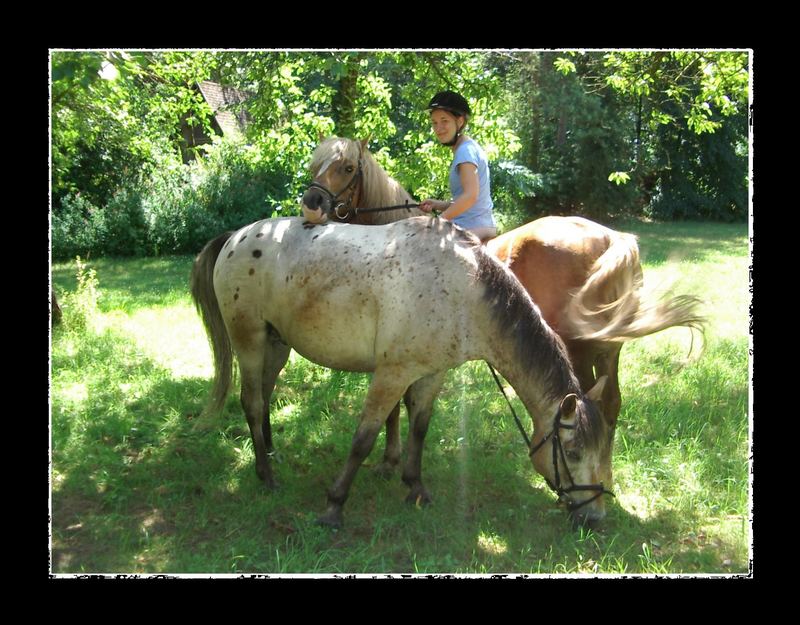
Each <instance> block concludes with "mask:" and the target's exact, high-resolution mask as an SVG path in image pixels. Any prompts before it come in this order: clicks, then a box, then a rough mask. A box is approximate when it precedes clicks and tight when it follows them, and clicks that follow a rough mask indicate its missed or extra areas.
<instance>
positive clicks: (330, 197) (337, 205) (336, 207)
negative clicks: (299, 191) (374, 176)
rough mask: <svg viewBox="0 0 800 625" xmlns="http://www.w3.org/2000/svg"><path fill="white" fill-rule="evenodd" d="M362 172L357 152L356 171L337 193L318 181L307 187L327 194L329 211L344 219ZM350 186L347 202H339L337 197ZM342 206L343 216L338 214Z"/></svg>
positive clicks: (359, 155) (359, 156)
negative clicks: (329, 204) (329, 205)
mask: <svg viewBox="0 0 800 625" xmlns="http://www.w3.org/2000/svg"><path fill="white" fill-rule="evenodd" d="M362 173H363V170H362V168H361V153H360V152H359V154H358V171H356V173H354V174H353V177H352V178H351V179H350V182H348V183H347V186H346V187H345V188H344V189H342V190H341V191H339V193H337V194H336V195H334V194H333V191H331V190H330V189H328V187H326V186H325V185H323V184H320V183H318V182H312V183H311V184H310V185H308V188H309V189H314V188H316V189H319V190H320V191H322V192H323V193H324V194H325V195H326V196H327V198H328V200H330V203H331V212H333V213H334V214H335V215H336V216H337V217H338V218H339V219H341V220H342V221H344V220H345V219H347V216H348V214H349V212H350V205H351V204H352V203H353V197H354V196H355V194H356V184H357V183H358V180H359V179H360V178H361V176H362ZM350 188H352V189H353V190H352V191H350V197H348V198H347V202H340V201H339V197H340V196H342V195H344V194H345V193H346V192H347V191H348V190H349V189H350ZM337 202H338V203H337ZM343 206H344V208H345V212H344V216H342V215H340V214H339V209H340V208H341V207H343Z"/></svg>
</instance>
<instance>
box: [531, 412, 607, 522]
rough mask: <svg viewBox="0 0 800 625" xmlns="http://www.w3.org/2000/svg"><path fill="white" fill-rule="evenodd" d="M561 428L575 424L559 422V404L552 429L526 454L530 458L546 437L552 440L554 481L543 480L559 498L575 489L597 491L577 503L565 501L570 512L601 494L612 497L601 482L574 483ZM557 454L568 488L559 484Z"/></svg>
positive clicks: (572, 427)
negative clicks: (568, 483) (564, 472)
mask: <svg viewBox="0 0 800 625" xmlns="http://www.w3.org/2000/svg"><path fill="white" fill-rule="evenodd" d="M561 429H565V430H574V429H575V426H574V425H566V424H564V423H561V406H559V407H558V410H557V411H556V416H555V418H554V419H553V429H552V430H551V431H550V433H549V434H547V435H546V436H545V437H544V438H543V439H542V440H541V441H539V443H538V444H536V445H534V446H532V447H531V450H530V452H529V453H528V456H530V457H531V458H532V457H533V454H535V453H536V452H537V451H539V449H541V448H542V446H543V445H544V444H545V443H546V442H547V441H548V439H549V440H552V441H553V471H554V472H555V475H556V483H555V484H553V483H552V482H551V481H550V480H548V479H547V478H546V477H545V478H544V481H545V482H547V485H548V486H549V487H550V488H551V489H552V490H554V491H555V492H556V494H557V495H558V496H559V498H561V497H563V496H564V495H568V494H569V493H572V492H575V491H576V490H594V491H597V493H596V494H595V495H594V496H593V497H589V499H586V500H585V501H582V502H580V503H577V504H576V503H572V502H569V503H567V509H568V510H569V511H570V512H574V511H575V510H577V509H578V508H582V507H583V506H585V505H586V504H588V503H591V502H592V501H594V500H595V499H598V498H600V497H602V496H603V495H611V496H612V497H614V493H612V492H611V491H610V490H606V488H605V486H603V484H602V482H601V483H600V484H576V483H575V480H574V479H572V474H571V473H570V471H569V466H568V465H567V458H566V456H565V454H564V447H563V445H562V444H561V437H560V436H559V435H558V432H559V430H561ZM559 456H561V461H562V462H563V463H564V468H565V469H566V470H567V477H568V478H569V481H570V483H571V484H572V485H571V486H570V487H569V488H564V487H563V486H562V485H561V475H560V474H559V471H558V457H559ZM542 477H544V476H542ZM567 500H569V497H567Z"/></svg>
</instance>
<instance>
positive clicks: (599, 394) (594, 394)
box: [586, 375, 608, 402]
mask: <svg viewBox="0 0 800 625" xmlns="http://www.w3.org/2000/svg"><path fill="white" fill-rule="evenodd" d="M606 382H608V376H607V375H601V376H600V377H599V378H597V382H595V384H594V386H593V387H592V388H590V389H589V391H588V392H587V393H586V397H588V398H589V399H591V400H592V401H593V402H599V401H600V400H602V399H603V389H604V388H605V387H606Z"/></svg>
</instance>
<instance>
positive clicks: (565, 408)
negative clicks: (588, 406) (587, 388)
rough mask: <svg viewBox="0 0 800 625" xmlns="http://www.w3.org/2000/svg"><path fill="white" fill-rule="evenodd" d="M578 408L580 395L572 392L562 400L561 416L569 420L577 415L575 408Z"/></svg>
mask: <svg viewBox="0 0 800 625" xmlns="http://www.w3.org/2000/svg"><path fill="white" fill-rule="evenodd" d="M577 408H578V396H577V395H576V394H575V393H570V394H569V395H567V396H566V397H565V398H564V399H562V400H561V418H562V419H564V420H566V421H568V420H569V419H571V418H572V417H573V416H575V410H577Z"/></svg>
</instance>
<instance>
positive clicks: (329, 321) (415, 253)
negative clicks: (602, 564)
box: [192, 217, 614, 526]
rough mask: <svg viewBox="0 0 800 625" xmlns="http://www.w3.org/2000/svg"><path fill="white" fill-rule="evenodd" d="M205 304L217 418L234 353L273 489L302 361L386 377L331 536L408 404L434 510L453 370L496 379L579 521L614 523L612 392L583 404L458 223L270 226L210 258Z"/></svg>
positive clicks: (259, 456) (204, 256) (339, 492)
mask: <svg viewBox="0 0 800 625" xmlns="http://www.w3.org/2000/svg"><path fill="white" fill-rule="evenodd" d="M332 267H335V268H336V271H331V270H330V269H331V268H332ZM192 296H193V298H194V300H195V303H196V305H197V307H198V309H199V311H200V313H201V315H202V318H203V321H204V324H205V326H206V330H207V332H208V334H209V337H210V342H211V345H212V349H213V353H214V363H215V365H214V367H215V377H214V389H213V392H212V395H211V397H210V400H209V406H208V408H207V410H206V411H205V414H206V415H211V414H214V413H215V412H218V411H219V409H220V408H221V406H222V404H223V402H224V401H225V398H226V396H227V394H228V392H229V389H230V385H231V368H232V360H233V354H235V355H236V357H237V359H238V361H239V369H240V372H241V404H242V407H243V409H244V412H245V415H246V418H247V422H248V425H249V427H250V433H251V436H252V439H253V445H254V448H255V455H256V472H257V474H258V476H259V477H260V478H261V479H262V480H264V481H265V483H266V484H267V485H268V486H272V484H273V476H272V470H271V466H270V461H269V456H268V453H267V445H266V440H265V438H266V437H265V431H264V426H265V425H266V423H267V422H266V420H265V416H266V415H267V409H268V406H269V400H270V395H271V393H272V390H273V388H274V384H275V379H276V377H277V375H278V373H279V372H280V369H281V368H282V367H283V364H284V363H285V361H286V355H287V354H288V351H289V349H290V348H293V349H295V350H296V351H297V352H298V353H300V354H301V355H303V356H304V357H305V358H307V359H308V360H310V361H312V362H316V363H318V364H321V365H323V366H326V367H331V368H336V369H341V370H345V371H360V372H372V373H373V376H372V380H371V382H370V385H369V390H368V392H367V396H366V400H365V402H364V406H363V408H362V410H361V415H360V421H359V425H358V428H357V430H356V432H355V435H354V437H353V442H352V446H351V449H350V454H349V456H348V459H347V462H346V464H345V466H344V469H343V470H342V472H341V473H340V475H339V476H338V477H337V478H336V480H335V481H334V483H333V485H332V486H331V488H330V489H329V490H328V496H327V500H328V507H327V510H326V512H325V513H324V515H323V516H322V517H321V518H320V522H322V523H324V524H328V525H331V526H339V525H341V523H342V507H343V505H344V503H345V500H346V499H347V496H348V493H349V491H350V486H351V484H352V482H353V479H354V478H355V475H356V473H357V471H358V469H359V467H360V466H361V464H362V462H363V460H364V459H365V458H366V457H367V455H368V454H369V452H370V451H371V449H372V447H373V445H374V442H375V439H376V437H377V435H378V432H379V430H380V429H381V427H382V426H383V424H384V422H385V421H386V419H387V415H389V413H390V411H391V410H392V407H393V406H395V405H396V404H397V403H398V402H399V401H400V399H401V398H402V399H403V400H404V402H405V405H406V407H407V409H408V413H409V418H410V426H409V444H408V457H407V460H406V464H405V467H404V470H403V474H402V479H403V481H404V482H405V483H406V485H408V486H409V487H410V489H411V490H410V494H409V497H408V500H409V501H411V502H418V501H422V502H428V501H430V495H429V493H428V491H427V489H426V488H425V486H424V484H423V482H422V472H421V467H422V448H423V442H424V438H425V434H426V432H427V429H428V422H429V419H430V417H431V411H432V406H433V401H434V398H435V397H436V395H437V394H438V392H439V389H440V387H441V385H442V382H443V379H444V377H445V373H446V372H447V370H448V369H450V368H453V367H456V366H458V365H460V364H462V363H464V362H466V361H468V360H476V359H484V360H487V361H488V362H490V363H491V364H492V365H493V366H494V367H496V368H497V370H498V371H500V373H502V374H503V375H504V376H505V377H506V379H507V380H508V381H509V383H510V384H511V385H512V387H513V388H514V390H515V391H516V393H517V394H518V396H519V397H520V399H521V400H522V402H523V404H524V405H525V407H526V409H527V410H528V412H529V413H530V415H531V417H532V418H533V423H534V437H533V441H532V444H531V447H530V455H531V459H532V462H533V466H534V468H535V469H536V470H537V471H538V472H539V473H540V474H541V475H543V476H544V478H545V479H546V481H547V483H548V484H549V485H550V486H551V488H553V489H554V490H555V491H556V492H557V493H558V495H559V497H560V498H561V499H562V501H564V502H565V503H566V504H567V506H568V507H569V509H570V512H571V513H572V515H573V519H575V520H576V521H578V522H581V523H583V522H594V521H598V520H599V519H601V518H602V517H603V516H604V515H605V503H604V498H603V497H602V495H603V494H604V493H606V492H608V491H606V490H605V486H606V485H608V486H610V484H611V449H612V444H613V435H614V430H613V428H612V427H611V426H610V425H609V423H608V422H607V421H605V419H604V418H603V417H602V416H601V414H600V413H599V411H598V410H597V409H596V407H595V406H594V404H593V399H592V398H596V397H597V396H599V394H600V393H601V392H602V385H603V383H604V381H603V380H601V381H599V382H598V384H597V386H596V387H595V388H593V389H591V390H590V391H589V392H588V393H586V394H584V393H583V392H582V391H581V388H580V384H579V382H578V380H577V378H576V376H575V375H574V373H573V371H572V368H571V366H570V363H569V358H568V356H567V352H566V350H565V348H564V344H563V342H562V341H561V339H559V337H558V335H556V334H555V333H554V332H553V331H552V330H551V329H550V328H549V327H548V325H547V324H546V323H544V322H543V320H542V318H541V316H540V314H539V310H538V308H537V307H536V306H535V305H534V303H533V301H532V300H531V298H530V296H529V295H528V293H527V292H526V291H525V289H524V288H523V287H522V285H521V284H520V283H519V281H518V280H517V279H516V278H515V277H514V275H513V274H512V273H511V272H510V271H508V269H507V268H506V267H505V266H503V264H502V263H500V262H499V261H498V260H497V259H496V258H494V257H493V256H491V255H489V254H487V253H486V252H485V250H484V248H483V247H482V246H481V245H480V242H479V241H478V239H477V238H476V237H474V236H472V235H470V234H468V233H466V232H465V231H463V230H461V229H460V228H458V227H456V226H454V225H453V224H451V223H450V222H447V221H444V220H440V219H433V218H430V217H414V218H411V219H407V220H402V221H398V222H395V223H391V224H388V225H384V226H361V225H352V224H341V223H330V224H327V225H324V226H317V227H314V228H310V229H309V228H306V227H304V223H303V219H302V218H299V217H288V218H281V219H266V220H263V221H258V222H256V223H253V224H250V225H249V226H245V227H244V228H242V229H240V230H238V231H237V232H235V233H233V235H228V234H226V235H222V236H220V237H218V238H217V239H215V240H213V241H211V242H210V243H208V244H207V245H206V246H205V248H204V249H203V251H202V252H201V253H200V254H199V256H198V257H197V259H196V261H195V264H194V267H193V269H192ZM340 319H347V320H348V326H347V332H342V331H341V326H340V325H339V324H338V323H337V320H340Z"/></svg>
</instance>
